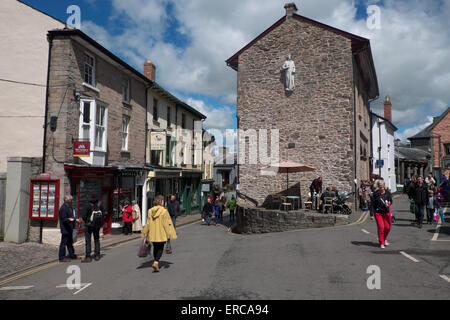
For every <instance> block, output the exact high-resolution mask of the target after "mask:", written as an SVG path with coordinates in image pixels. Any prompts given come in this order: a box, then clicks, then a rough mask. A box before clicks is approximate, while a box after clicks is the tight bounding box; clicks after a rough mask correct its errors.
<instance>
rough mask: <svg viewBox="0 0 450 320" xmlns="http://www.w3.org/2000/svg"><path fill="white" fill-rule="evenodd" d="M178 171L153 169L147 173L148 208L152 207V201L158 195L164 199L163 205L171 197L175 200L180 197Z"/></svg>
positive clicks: (179, 171)
mask: <svg viewBox="0 0 450 320" xmlns="http://www.w3.org/2000/svg"><path fill="white" fill-rule="evenodd" d="M180 176H181V170H180V169H155V170H154V171H153V172H150V173H149V184H148V193H147V201H148V208H151V207H152V206H153V201H154V200H155V197H156V196H158V195H162V196H163V197H164V201H165V203H167V202H168V201H169V198H170V196H171V195H175V197H176V198H177V199H179V197H180Z"/></svg>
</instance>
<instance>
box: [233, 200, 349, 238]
mask: <svg viewBox="0 0 450 320" xmlns="http://www.w3.org/2000/svg"><path fill="white" fill-rule="evenodd" d="M347 224H349V218H348V216H345V215H336V214H319V213H311V212H308V211H288V212H286V211H278V210H265V209H261V208H252V207H242V206H241V207H238V208H237V213H236V225H235V227H234V228H233V232H235V233H240V234H258V233H272V232H284V231H289V230H300V229H310V228H327V227H335V226H342V225H347Z"/></svg>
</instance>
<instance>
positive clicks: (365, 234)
mask: <svg viewBox="0 0 450 320" xmlns="http://www.w3.org/2000/svg"><path fill="white" fill-rule="evenodd" d="M393 210H394V213H395V215H396V217H397V222H396V223H395V224H394V225H393V228H392V231H391V235H390V237H389V240H390V241H391V246H389V247H387V248H386V249H380V248H379V246H378V241H377V234H376V225H375V222H374V221H371V220H370V219H367V220H365V221H364V222H363V223H361V224H356V225H351V226H345V227H337V228H331V229H310V230H302V231H293V232H286V233H278V234H265V235H250V236H248V235H246V236H244V235H236V234H230V233H229V232H227V229H226V228H225V227H224V226H219V227H216V226H205V225H203V224H201V223H195V224H192V225H187V226H184V227H181V228H179V229H178V232H179V238H178V240H176V241H173V249H174V253H173V254H172V255H167V254H164V255H163V258H162V262H161V263H160V266H161V272H160V273H153V269H152V268H151V265H152V262H153V261H152V258H151V257H150V256H149V257H148V258H144V259H142V258H138V257H137V255H136V254H137V249H138V245H139V241H136V240H135V241H132V242H130V243H126V244H122V245H119V246H117V247H113V248H110V249H108V250H106V251H104V252H103V254H104V257H103V258H102V259H101V260H100V261H99V262H92V263H90V264H82V263H80V262H74V263H69V264H60V263H56V264H52V265H49V266H47V267H44V268H41V269H39V270H35V272H34V273H32V274H29V275H23V276H19V277H16V278H15V280H13V281H8V280H7V281H6V282H5V281H3V282H0V299H46V300H53V299H63V300H66V299H67V300H86V299H120V300H122V299H125V300H127V299H156V300H158V299H164V300H174V299H177V300H184V299H187V300H197V299H201V300H210V299H211V300H222V299H231V300H247V299H252V300H259V299H267V300H274V299H277V300H279V299H281V300H298V299H358V300H359V299H377V300H379V299H385V300H397V299H420V300H423V299H425V300H435V299H438V300H439V299H448V297H450V265H449V262H450V232H449V227H448V226H449V223H448V222H447V224H446V225H444V226H442V227H440V228H439V230H438V231H439V233H438V234H436V229H437V228H436V224H434V225H430V226H428V225H424V228H423V229H418V228H416V227H413V226H412V225H411V222H412V219H413V215H412V214H411V213H409V203H408V200H407V199H406V198H405V197H404V196H401V197H400V198H399V199H396V200H395V202H394V206H393ZM446 210H447V213H449V211H450V210H449V209H448V208H447V209H446ZM447 219H448V216H447ZM449 220H450V219H449ZM432 239H434V240H432ZM70 266H78V267H79V268H80V269H79V270H80V271H81V273H80V275H81V283H82V284H83V285H82V286H81V287H80V288H79V289H73V290H71V289H70V288H67V285H66V283H67V279H68V278H69V277H70V276H72V275H73V274H72V273H67V268H68V267H70ZM371 266H376V267H379V271H380V282H379V283H380V289H372V290H371V289H369V288H368V279H369V282H370V283H374V282H373V281H371V280H370V279H372V278H371V277H372V276H373V273H372V272H370V273H368V268H369V267H371ZM369 271H370V270H369ZM10 280H12V279H10ZM69 283H70V282H69Z"/></svg>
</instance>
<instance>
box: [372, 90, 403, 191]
mask: <svg viewBox="0 0 450 320" xmlns="http://www.w3.org/2000/svg"><path fill="white" fill-rule="evenodd" d="M370 118H371V128H372V165H371V167H372V174H375V175H379V176H381V177H382V178H383V179H384V181H385V184H386V186H387V187H388V188H389V189H390V190H391V192H396V191H397V181H396V174H395V137H394V135H395V132H396V131H397V130H398V129H397V127H396V126H394V125H393V124H392V104H391V101H390V98H389V96H387V97H386V101H385V102H384V117H381V116H379V115H377V114H375V113H373V112H371V114H370Z"/></svg>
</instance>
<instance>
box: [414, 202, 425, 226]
mask: <svg viewBox="0 0 450 320" xmlns="http://www.w3.org/2000/svg"><path fill="white" fill-rule="evenodd" d="M415 213H416V222H417V223H418V224H419V225H422V222H423V216H424V215H425V205H421V204H418V203H416V210H415Z"/></svg>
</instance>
